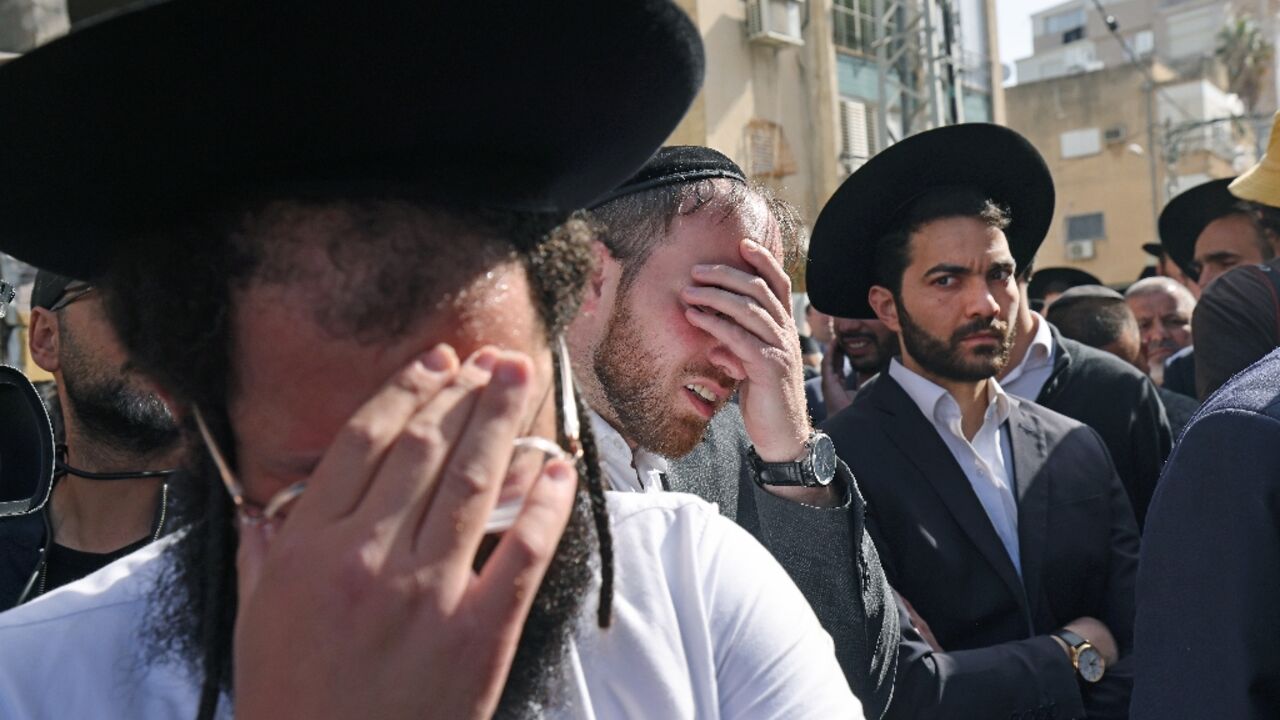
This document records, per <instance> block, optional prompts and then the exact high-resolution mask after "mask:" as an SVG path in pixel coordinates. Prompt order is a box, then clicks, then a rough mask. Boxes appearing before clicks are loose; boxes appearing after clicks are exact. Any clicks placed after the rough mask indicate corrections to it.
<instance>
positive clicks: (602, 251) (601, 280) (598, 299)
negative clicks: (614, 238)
mask: <svg viewBox="0 0 1280 720" xmlns="http://www.w3.org/2000/svg"><path fill="white" fill-rule="evenodd" d="M591 255H592V258H591V259H592V266H593V267H592V269H591V277H590V278H589V279H588V280H587V288H586V292H585V293H583V297H582V306H581V309H580V310H579V311H578V312H579V313H581V314H582V315H594V314H596V313H599V312H601V311H602V310H608V308H602V307H601V306H602V305H603V304H604V303H605V301H606V296H607V295H611V294H612V293H611V292H610V290H609V289H610V288H611V287H615V286H616V285H617V282H618V277H619V276H620V275H621V274H622V266H621V265H620V264H619V263H618V261H617V260H615V259H614V258H613V253H611V252H609V248H608V247H606V246H605V244H604V243H602V242H600V241H599V240H592V241H591Z"/></svg>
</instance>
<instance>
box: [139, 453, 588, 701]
mask: <svg viewBox="0 0 1280 720" xmlns="http://www.w3.org/2000/svg"><path fill="white" fill-rule="evenodd" d="M197 446H198V445H197ZM198 452H199V453H200V454H199V455H197V456H196V459H195V460H193V461H192V462H191V463H190V465H189V467H190V468H192V469H190V470H189V471H187V472H184V473H182V474H180V475H179V476H178V477H177V478H176V479H175V482H174V491H173V494H174V500H175V502H174V504H175V506H176V507H175V518H176V520H177V523H176V526H179V527H186V528H187V529H186V531H185V532H183V533H181V534H180V535H179V536H178V538H177V540H176V541H175V542H174V544H173V545H172V546H171V547H169V548H168V549H167V550H166V551H165V555H166V557H168V558H169V562H168V563H167V564H166V566H165V569H164V570H163V572H162V573H161V574H160V577H159V578H158V580H157V582H156V585H155V587H154V588H153V592H152V595H151V599H150V601H149V602H150V607H149V608H148V613H147V620H146V625H145V627H144V628H143V632H142V638H143V646H142V647H143V652H142V659H143V661H144V662H145V663H147V664H149V665H159V664H162V663H170V662H171V663H177V664H179V665H180V666H183V667H186V668H188V669H189V670H190V672H191V675H192V677H193V678H195V679H196V682H201V681H202V680H203V679H204V678H205V673H206V668H207V665H208V659H209V658H210V657H217V658H222V661H221V662H219V665H221V666H222V667H221V668H220V671H221V683H220V685H221V689H222V690H223V691H224V692H228V693H230V692H232V691H233V689H232V688H231V685H230V678H231V677H232V675H233V670H232V661H231V657H232V653H233V648H232V634H233V631H234V622H235V615H236V605H237V600H236V570H235V557H236V549H237V541H236V538H235V532H234V530H232V529H231V528H232V527H233V517H234V508H233V506H232V505H231V502H230V499H229V497H228V496H227V494H226V490H225V489H224V488H223V487H222V485H221V483H220V481H218V480H217V479H215V478H216V477H217V475H216V472H217V471H216V469H215V468H214V467H213V466H212V463H211V461H209V460H208V458H207V457H206V456H205V455H204V453H203V451H202V450H201V451H198ZM580 472H581V468H580ZM597 546H598V540H597V538H596V535H595V530H594V527H593V525H592V522H591V505H590V500H589V498H588V495H587V492H586V490H585V489H582V488H580V489H579V490H578V495H577V498H576V501H575V503H574V508H573V512H572V513H571V515H570V517H569V523H568V525H567V526H566V527H565V531H564V534H563V535H562V536H561V538H560V543H559V545H558V546H557V548H556V554H555V556H554V557H553V558H552V561H551V564H550V566H549V567H548V568H547V572H546V574H545V576H544V577H543V580H542V584H541V585H540V586H539V587H538V592H537V594H536V595H535V596H534V600H533V604H532V607H531V608H530V611H529V616H528V617H527V618H526V619H525V624H524V629H523V631H522V633H521V636H520V641H519V644H518V645H517V647H516V654H515V658H514V660H513V661H512V665H511V669H510V673H509V674H508V676H507V681H506V685H505V687H504V688H503V693H502V698H501V700H500V702H499V705H498V709H497V711H496V712H495V714H494V717H497V718H538V717H543V716H545V715H546V714H547V712H548V711H549V710H550V709H553V708H556V707H558V706H560V705H561V704H562V703H563V700H564V698H563V696H562V693H563V689H564V687H565V685H564V682H563V681H564V678H565V677H566V676H567V673H566V670H567V663H566V660H567V658H568V651H569V648H570V644H571V641H572V639H573V636H574V633H575V630H576V629H577V628H578V627H579V625H578V623H579V618H580V617H581V616H582V608H583V605H584V603H585V601H586V598H587V596H588V595H593V594H594V593H592V592H590V590H591V587H592V585H593V583H594V580H595V572H596V568H595V563H594V562H593V558H594V557H595V553H596V548H597ZM335 640H336V639H335Z"/></svg>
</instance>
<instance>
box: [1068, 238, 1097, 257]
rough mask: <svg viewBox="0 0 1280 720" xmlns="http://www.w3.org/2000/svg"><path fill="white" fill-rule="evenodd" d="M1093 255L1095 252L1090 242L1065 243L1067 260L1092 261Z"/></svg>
mask: <svg viewBox="0 0 1280 720" xmlns="http://www.w3.org/2000/svg"><path fill="white" fill-rule="evenodd" d="M1095 254H1096V250H1095V248H1094V246H1093V241H1092V240H1068V241H1067V259H1068V260H1092V259H1093V258H1094V255H1095Z"/></svg>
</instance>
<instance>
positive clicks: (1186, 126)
mask: <svg viewBox="0 0 1280 720" xmlns="http://www.w3.org/2000/svg"><path fill="white" fill-rule="evenodd" d="M1274 4H1275V3H1274V0H1261V1H1259V0H1237V1H1236V2H1228V1H1226V0H1111V1H1110V2H1106V3H1105V5H1104V7H1105V9H1106V12H1107V14H1109V15H1111V16H1112V17H1113V18H1114V19H1115V21H1116V24H1117V31H1118V33H1119V35H1120V37H1121V38H1122V39H1123V41H1124V42H1125V43H1126V44H1127V45H1128V48H1129V50H1130V51H1131V53H1132V56H1131V53H1129V52H1126V51H1125V49H1124V48H1123V47H1122V46H1121V44H1120V42H1119V41H1118V40H1117V38H1116V37H1115V36H1114V35H1113V34H1112V33H1111V31H1110V30H1109V29H1108V27H1107V26H1106V23H1105V22H1104V20H1103V15H1102V14H1101V13H1099V12H1098V11H1097V8H1096V7H1095V6H1094V5H1093V3H1092V0H1068V1H1067V2H1063V3H1061V4H1059V5H1056V6H1054V7H1051V8H1048V9H1046V10H1044V11H1042V12H1040V13H1036V14H1035V15H1033V16H1032V18H1031V22H1032V26H1033V35H1034V54H1033V55H1032V56H1031V57H1029V58H1024V59H1021V60H1018V61H1017V66H1018V73H1017V81H1018V84H1017V85H1016V86H1013V87H1009V88H1006V90H1005V92H1006V99H1007V103H1008V108H1007V117H1008V124H1009V127H1011V128H1014V129H1015V130H1018V131H1019V132H1021V133H1023V134H1024V135H1026V136H1027V137H1028V138H1029V139H1030V140H1031V141H1032V142H1033V143H1034V144H1035V145H1036V147H1038V148H1040V150H1041V152H1042V153H1044V155H1045V159H1046V160H1047V161H1048V163H1049V166H1050V169H1051V170H1052V171H1053V175H1054V180H1055V183H1056V185H1057V191H1058V206H1057V211H1056V214H1055V215H1056V216H1055V218H1054V223H1053V226H1052V228H1051V230H1050V232H1049V236H1048V238H1047V239H1046V241H1045V244H1044V246H1043V248H1042V249H1041V251H1040V255H1039V257H1038V258H1037V263H1038V264H1039V265H1040V266H1041V267H1049V266H1058V265H1066V266H1071V267H1077V268H1080V269H1082V270H1085V271H1088V272H1090V273H1093V274H1094V275H1096V276H1098V277H1100V278H1101V279H1102V280H1103V281H1104V282H1107V283H1111V284H1122V283H1128V282H1132V281H1133V280H1134V279H1136V278H1137V277H1138V274H1139V273H1140V272H1141V271H1142V269H1143V268H1144V267H1145V266H1146V265H1148V264H1151V263H1152V262H1153V260H1152V258H1150V257H1149V256H1148V255H1146V254H1145V253H1144V252H1143V251H1142V249H1141V246H1142V244H1143V243H1147V242H1155V241H1157V240H1158V239H1159V238H1158V234H1157V231H1156V218H1157V216H1158V214H1159V212H1160V210H1161V209H1162V208H1163V207H1164V204H1165V203H1166V202H1167V201H1168V199H1169V198H1171V197H1173V196H1174V195H1176V194H1178V193H1179V192H1181V191H1182V190H1185V189H1187V188H1189V187H1192V186H1194V185H1198V184H1200V183H1202V182H1205V181H1206V180H1210V179H1213V178H1219V177H1228V176H1230V175H1233V174H1235V173H1237V172H1239V171H1240V170H1241V169H1243V168H1245V167H1248V166H1249V165H1251V164H1252V163H1253V161H1254V160H1255V158H1256V139H1257V138H1258V137H1259V135H1261V137H1265V133H1266V132H1267V131H1268V129H1269V126H1270V123H1269V121H1265V120H1264V121H1262V122H1260V123H1254V122H1251V121H1247V120H1246V121H1244V122H1239V121H1235V120H1233V119H1238V118H1244V117H1245V116H1246V115H1247V114H1248V113H1247V110H1246V108H1245V106H1244V103H1243V102H1242V101H1241V99H1240V98H1239V97H1237V96H1236V95H1234V94H1231V93H1229V92H1227V91H1226V90H1224V88H1225V87H1227V84H1228V78H1227V76H1226V72H1225V70H1224V68H1223V67H1222V65H1221V63H1219V62H1218V61H1216V60H1215V59H1214V49H1215V48H1216V46H1217V42H1218V39H1217V36H1218V33H1219V31H1220V30H1221V29H1222V27H1223V25H1224V24H1225V23H1226V22H1227V21H1228V19H1229V18H1231V17H1232V16H1233V14H1235V13H1240V12H1246V11H1248V12H1251V13H1265V17H1264V18H1263V19H1264V20H1265V22H1263V25H1264V28H1274V15H1275V11H1276V8H1275V7H1274ZM1255 17H1258V16H1257V15H1255ZM1267 32H1273V30H1271V29H1267ZM1135 60H1136V61H1135ZM1268 103H1269V105H1268ZM1274 106H1275V81H1274V77H1272V78H1270V79H1269V81H1268V83H1267V86H1266V87H1265V88H1264V92H1263V93H1262V96H1261V98H1260V99H1259V104H1258V105H1257V107H1256V108H1255V112H1258V113H1265V117H1267V118H1269V115H1270V113H1271V112H1272V111H1274Z"/></svg>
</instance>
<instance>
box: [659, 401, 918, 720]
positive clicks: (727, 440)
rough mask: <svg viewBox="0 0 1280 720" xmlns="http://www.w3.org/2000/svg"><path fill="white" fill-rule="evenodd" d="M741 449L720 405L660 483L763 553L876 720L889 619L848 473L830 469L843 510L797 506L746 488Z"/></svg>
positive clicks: (886, 594)
mask: <svg viewBox="0 0 1280 720" xmlns="http://www.w3.org/2000/svg"><path fill="white" fill-rule="evenodd" d="M750 447H751V439H750V437H748V436H747V431H746V427H745V426H744V425H743V422H742V413H741V411H740V410H739V408H738V406H737V405H735V404H729V405H726V406H725V407H724V409H722V410H721V411H720V412H719V413H717V414H716V416H715V418H713V419H712V421H711V425H710V426H709V427H708V429H707V434H706V436H705V437H704V438H703V440H702V442H701V443H700V444H699V445H698V447H697V448H696V449H695V450H694V451H693V452H692V453H690V454H689V455H687V456H685V457H683V458H681V459H679V460H676V461H674V462H673V463H672V465H671V472H670V473H669V474H668V476H667V484H668V487H669V489H671V490H674V491H677V492H687V493H692V494H694V495H697V496H699V497H701V498H702V499H704V500H707V501H708V502H714V503H716V504H717V505H719V507H720V513H721V514H723V515H725V516H726V517H728V518H730V519H731V520H733V521H734V522H736V523H738V524H739V525H741V526H742V527H743V528H744V529H746V530H747V531H748V532H750V533H751V534H752V535H754V536H755V538H756V539H757V540H759V541H760V543H761V544H762V545H764V546H765V547H766V548H768V549H769V552H771V553H772V554H773V556H774V557H775V558H777V560H778V562H779V563H780V564H781V565H782V567H784V568H786V570H787V573H788V574H790V575H791V579H792V580H794V581H795V583H796V585H797V586H798V587H799V588H800V591H801V592H803V593H804V596H805V598H806V599H807V600H808V601H809V604H810V605H811V606H812V607H813V610H814V612H815V613H816V614H817V616H818V620H819V621H821V622H822V626H823V628H825V629H826V631H827V632H828V633H829V634H830V635H831V637H832V639H833V640H834V641H835V647H836V658H837V659H838V660H839V661H840V666H841V668H842V669H843V670H844V673H845V677H846V678H847V679H848V681H849V687H850V688H851V689H852V690H853V693H854V694H855V695H857V697H858V699H859V700H860V701H861V702H862V706H863V711H864V713H865V714H866V716H867V718H869V719H875V718H880V717H881V716H882V715H883V713H884V711H885V708H886V707H887V706H888V705H889V699H890V697H891V695H892V693H893V678H894V671H895V668H896V667H897V662H898V640H899V621H898V616H897V605H896V603H895V602H894V601H893V600H892V599H891V598H892V592H891V591H890V589H889V584H888V582H887V581H886V580H885V575H884V570H883V569H881V567H880V559H879V557H878V556H877V554H876V549H875V546H874V545H873V544H872V542H871V537H870V535H868V534H867V531H866V528H865V525H864V508H863V502H862V496H861V495H860V494H859V493H858V488H857V485H856V484H855V483H854V481H853V475H852V474H850V472H849V468H848V467H847V466H845V464H844V463H840V464H839V468H838V470H837V474H836V482H837V483H840V484H841V485H842V486H843V487H845V488H847V489H848V490H849V491H850V498H849V503H848V505H847V506H845V507H842V508H816V507H810V506H808V505H802V504H800V503H796V502H791V501H789V500H784V499H782V498H779V497H777V496H776V495H773V494H772V493H769V492H768V491H766V490H764V489H762V488H761V487H760V486H759V485H757V484H756V483H755V480H754V478H753V475H752V472H751V466H750V463H749V462H748V460H747V450H748V449H749V448H750Z"/></svg>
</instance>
